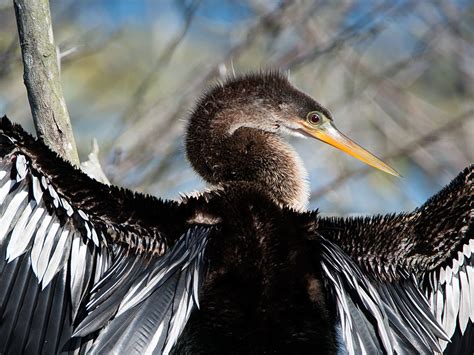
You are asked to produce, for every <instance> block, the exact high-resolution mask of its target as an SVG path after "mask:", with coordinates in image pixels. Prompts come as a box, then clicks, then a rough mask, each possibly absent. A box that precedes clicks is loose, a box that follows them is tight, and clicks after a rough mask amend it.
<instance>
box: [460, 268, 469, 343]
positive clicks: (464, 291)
mask: <svg viewBox="0 0 474 355" xmlns="http://www.w3.org/2000/svg"><path fill="white" fill-rule="evenodd" d="M459 281H460V285H461V303H460V305H459V327H460V328H459V329H461V333H463V334H464V330H465V329H466V326H467V322H468V321H469V307H470V301H469V281H468V280H467V275H466V272H465V271H464V270H461V271H460V272H459Z"/></svg>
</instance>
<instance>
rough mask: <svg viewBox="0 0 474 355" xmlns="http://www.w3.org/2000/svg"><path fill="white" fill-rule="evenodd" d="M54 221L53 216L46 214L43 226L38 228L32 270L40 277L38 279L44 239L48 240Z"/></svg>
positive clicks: (42, 222)
mask: <svg viewBox="0 0 474 355" xmlns="http://www.w3.org/2000/svg"><path fill="white" fill-rule="evenodd" d="M52 219H53V217H52V216H51V215H49V214H45V216H44V218H43V220H42V221H41V225H40V227H39V228H38V231H37V232H36V235H35V240H34V244H33V248H32V249H31V254H30V258H31V268H32V269H33V272H34V273H35V275H36V276H37V277H38V279H39V275H38V262H39V256H40V253H41V249H43V245H44V239H45V238H46V232H47V230H48V226H49V224H50V222H51V220H52Z"/></svg>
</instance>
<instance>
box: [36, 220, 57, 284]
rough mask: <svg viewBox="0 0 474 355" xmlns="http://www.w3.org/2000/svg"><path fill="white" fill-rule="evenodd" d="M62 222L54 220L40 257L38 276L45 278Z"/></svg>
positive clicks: (41, 278)
mask: <svg viewBox="0 0 474 355" xmlns="http://www.w3.org/2000/svg"><path fill="white" fill-rule="evenodd" d="M59 227H60V224H59V223H58V222H53V224H52V225H51V228H50V229H49V231H48V235H47V236H46V238H45V240H44V244H43V248H42V249H41V253H40V255H39V257H38V278H39V279H40V280H43V276H44V273H45V272H46V269H47V267H48V264H49V257H50V255H51V250H52V248H53V243H54V240H55V239H56V233H57V232H58V229H59Z"/></svg>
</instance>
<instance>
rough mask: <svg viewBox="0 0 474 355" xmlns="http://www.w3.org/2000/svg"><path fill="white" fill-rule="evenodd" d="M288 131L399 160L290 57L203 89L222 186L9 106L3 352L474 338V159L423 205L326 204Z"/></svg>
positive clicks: (405, 345) (203, 135)
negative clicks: (380, 211) (127, 185)
mask: <svg viewBox="0 0 474 355" xmlns="http://www.w3.org/2000/svg"><path fill="white" fill-rule="evenodd" d="M288 133H289V134H293V135H297V136H311V137H314V138H317V139H319V140H322V141H324V142H326V143H329V144H331V145H333V146H334V147H336V148H339V149H341V150H343V151H345V152H347V153H349V154H351V155H353V156H355V157H356V158H359V159H360V160H362V161H364V162H366V163H368V164H370V165H372V166H374V167H376V168H378V169H381V170H383V171H385V172H388V173H391V174H394V175H396V172H395V171H394V170H393V169H391V168H390V167H389V166H387V165H386V164H384V163H383V162H381V161H380V160H379V159H377V158H376V157H374V156H373V155H372V154H370V153H368V152H367V151H365V150H364V149H362V148H361V147H359V146H358V145H356V144H355V143H354V142H352V141H351V140H349V138H347V137H345V136H344V135H342V134H341V133H339V132H338V131H337V130H336V129H335V128H334V125H333V120H332V117H331V114H330V113H329V112H328V110H327V109H325V108H324V107H322V106H321V105H320V104H318V103H317V102H316V101H314V100H313V99H312V98H310V97H309V96H307V95H305V94H304V93H302V92H301V91H299V90H297V89H296V88H295V87H293V86H292V85H291V84H290V83H289V82H288V80H287V79H286V78H285V77H284V76H283V75H281V74H278V73H260V74H253V75H247V76H243V77H240V78H233V79H229V80H228V81H227V82H226V83H224V84H222V85H217V86H216V87H214V88H212V89H211V90H210V91H208V92H207V93H206V94H205V95H204V96H203V97H202V98H201V100H199V102H198V104H197V106H196V109H195V111H194V112H193V113H192V115H191V118H190V121H189V125H188V129H187V135H186V150H187V155H188V158H189V160H190V162H191V164H192V166H193V167H194V169H195V170H196V171H197V172H198V173H199V174H200V175H201V176H202V177H203V178H204V179H205V180H206V181H207V182H208V183H209V184H210V189H209V190H208V191H206V192H203V193H202V194H200V195H198V196H193V197H186V198H183V200H182V201H180V202H175V201H163V200H160V199H157V198H154V197H151V196H145V195H142V194H138V193H133V192H131V191H129V190H125V189H121V188H118V187H115V186H107V185H103V184H101V183H99V182H97V181H95V180H93V179H91V178H89V177H88V176H87V175H85V174H84V173H82V172H81V171H79V170H77V169H76V168H74V167H72V166H71V165H70V164H68V163H67V162H65V161H63V160H62V159H60V158H59V157H58V156H57V155H56V154H55V153H53V152H51V151H50V150H49V149H48V148H46V147H45V145H44V144H43V143H42V142H40V141H38V140H35V139H33V138H32V137H31V136H29V135H28V134H27V133H25V132H24V131H23V130H22V129H21V127H19V126H17V125H13V124H12V123H10V121H8V120H7V119H6V118H3V120H2V122H1V124H0V156H1V160H0V206H1V207H0V215H1V217H0V317H1V318H0V334H1V336H0V353H1V354H19V353H27V354H35V353H46V354H53V353H58V352H76V353H92V354H102V353H117V354H130V353H135V354H142V353H152V352H153V353H169V352H175V353H178V354H224V353H235V354H238V353H240V354H251V353H253V354H264V353H301V354H303V353H336V352H337V351H338V348H339V345H338V341H337V340H336V339H337V335H336V333H337V332H340V333H341V334H342V337H343V339H344V343H345V347H346V349H347V351H348V352H349V353H351V354H363V353H365V354H372V353H397V354H405V353H411V354H413V353H433V352H439V351H442V350H443V349H444V348H445V347H446V345H447V344H448V342H449V341H450V339H451V340H452V344H450V345H449V347H450V350H451V351H453V352H457V351H466V352H465V353H472V349H473V347H472V346H473V344H472V343H473V339H472V338H473V337H472V334H470V333H469V332H471V331H472V322H473V320H474V269H473V259H474V257H473V255H472V252H474V238H473V215H474V198H473V192H474V183H473V181H474V169H473V167H472V166H471V167H469V168H466V169H465V170H464V171H463V172H462V173H460V174H459V176H458V177H456V178H455V179H454V180H453V182H451V183H450V184H449V185H448V186H447V187H445V188H444V189H443V190H442V191H441V192H439V193H438V194H437V195H436V196H434V197H432V198H431V199H430V200H428V201H427V202H426V203H425V204H424V205H423V206H421V207H420V208H418V209H416V210H415V211H413V212H411V213H403V214H398V215H387V216H375V217H371V218H348V219H342V218H324V217H320V216H319V215H318V213H317V212H316V211H312V212H311V211H305V210H304V208H305V205H306V203H307V199H308V190H307V184H306V182H305V176H306V173H305V170H304V167H303V165H302V163H301V161H300V159H299V158H298V156H297V154H296V153H295V152H294V150H293V149H292V148H291V147H290V146H289V145H288V144H287V143H285V141H284V140H283V139H282V137H281V135H282V134H288ZM337 329H339V330H337ZM463 334H464V336H463ZM467 349H469V350H467Z"/></svg>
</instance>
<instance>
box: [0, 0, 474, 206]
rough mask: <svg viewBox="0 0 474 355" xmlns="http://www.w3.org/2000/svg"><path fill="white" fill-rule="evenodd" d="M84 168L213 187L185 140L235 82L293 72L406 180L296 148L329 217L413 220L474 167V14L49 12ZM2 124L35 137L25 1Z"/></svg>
mask: <svg viewBox="0 0 474 355" xmlns="http://www.w3.org/2000/svg"><path fill="white" fill-rule="evenodd" d="M50 5H51V12H52V17H53V27H54V35H55V39H56V43H57V44H58V45H59V48H60V52H61V70H62V84H63V89H64V93H65V97H66V101H67V104H68V108H69V113H70V116H71V120H72V125H73V129H74V133H75V137H76V141H77V144H78V149H79V151H80V154H81V159H83V160H85V159H87V154H88V152H89V151H90V146H91V140H92V138H94V137H95V138H97V140H98V142H99V146H100V149H101V150H100V160H101V163H102V166H103V169H104V171H105V173H106V175H107V176H108V178H109V179H110V181H111V182H112V183H114V184H118V185H122V186H126V187H129V188H133V189H137V190H140V191H144V192H147V193H151V194H154V195H157V196H161V197H164V198H175V199H176V198H179V193H185V192H191V191H194V190H199V189H202V188H203V187H204V186H205V184H204V183H203V181H202V180H201V179H200V178H199V177H198V176H197V175H196V174H195V173H194V172H193V171H192V169H191V167H190V165H189V164H188V162H187V161H186V158H185V155H184V147H183V133H184V129H185V126H186V120H187V118H188V113H189V111H190V110H191V109H192V108H193V105H194V103H195V100H196V99H197V98H198V97H199V96H200V95H201V93H202V91H203V90H204V89H205V88H206V87H207V86H208V85H209V84H212V83H214V82H216V81H217V80H223V79H224V78H225V77H226V76H227V75H233V72H235V73H237V74H239V73H246V72H249V71H255V70H259V69H264V68H279V69H281V70H283V71H285V72H288V74H289V76H290V79H291V81H292V83H294V84H295V85H296V86H297V87H299V88H300V89H302V90H304V91H306V92H307V93H308V94H310V95H311V96H313V97H315V98H316V99H317V100H318V101H319V102H321V103H322V104H323V105H324V106H326V107H328V108H329V109H330V110H331V111H332V113H333V116H334V118H335V122H336V124H337V126H338V127H339V128H340V129H341V130H342V131H343V132H345V133H346V134H347V135H349V136H350V137H351V138H353V139H354V140H355V141H357V142H358V143H360V144H361V145H362V146H364V147H365V148H367V149H369V150H370V151H372V152H374V153H376V154H377V155H378V156H380V157H382V158H384V160H386V161H387V162H388V163H389V164H390V165H392V166H393V167H394V168H395V169H397V170H398V171H399V172H400V173H401V174H402V175H403V178H394V177H392V176H388V175H386V174H383V173H381V172H378V171H375V170H374V169H370V168H366V167H365V166H363V164H362V163H360V162H359V161H357V160H355V159H353V158H351V157H349V156H347V155H345V154H344V153H341V152H339V151H336V150H335V149H333V148H330V147H329V146H326V145H324V144H322V143H320V142H317V141H310V140H298V139H291V143H292V144H293V145H294V146H295V149H296V150H297V151H298V152H299V154H300V155H301V157H302V158H303V160H304V162H305V164H306V166H307V169H308V171H309V176H310V183H311V191H312V194H311V206H310V207H311V208H319V209H320V210H321V212H323V213H325V214H344V215H346V214H365V213H385V212H395V211H399V210H409V209H412V208H414V207H416V206H419V205H420V204H421V203H423V202H424V201H425V200H426V198H428V197H429V196H430V195H432V194H433V193H435V192H436V191H437V190H439V189H440V188H441V187H442V186H443V185H445V184H446V183H447V182H449V181H450V180H451V179H452V178H453V177H454V176H455V175H456V174H457V172H458V171H460V170H461V169H462V168H463V167H465V166H466V165H468V164H469V163H470V162H472V161H474V119H473V118H474V2H473V1H470V0H444V1H443V0H441V1H417V0H412V1H363V0H359V1H351V0H341V1H328V0H327V1H296V0H295V1H270V0H247V1H234V0H202V1H199V0H195V1H193V0H189V1H184V0H181V1H180V0H176V1H171V0H169V1H159V0H128V1H127V0H108V1H107V0H102V1H100V0H88V1H75V0H51V1H50ZM0 114H1V115H3V114H7V115H8V116H9V117H10V118H11V119H12V120H13V121H15V122H19V123H21V124H22V125H23V126H24V127H25V128H26V129H27V130H28V131H30V132H34V128H33V123H32V121H31V114H30V108H29V104H28V100H27V96H26V90H25V87H24V85H23V67H22V63H21V54H20V48H19V43H18V36H17V28H16V22H15V16H14V10H13V6H12V2H11V1H10V0H0Z"/></svg>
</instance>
